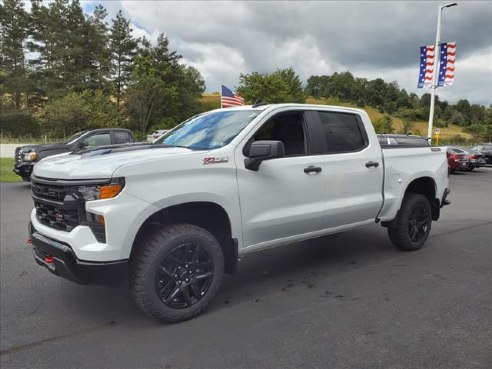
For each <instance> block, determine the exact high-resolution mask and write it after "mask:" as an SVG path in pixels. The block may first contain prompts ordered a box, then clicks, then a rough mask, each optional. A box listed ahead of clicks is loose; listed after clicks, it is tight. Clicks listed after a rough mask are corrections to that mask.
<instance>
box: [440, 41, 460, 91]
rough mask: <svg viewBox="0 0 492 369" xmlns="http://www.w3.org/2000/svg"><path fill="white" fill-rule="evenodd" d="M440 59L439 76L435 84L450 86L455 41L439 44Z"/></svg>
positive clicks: (451, 82) (452, 78)
mask: <svg viewBox="0 0 492 369" xmlns="http://www.w3.org/2000/svg"><path fill="white" fill-rule="evenodd" d="M440 59H441V61H440V63H439V78H438V80H437V85H438V86H440V87H442V86H451V85H452V84H453V80H454V62H455V59H456V42H445V43H442V44H441V58H440Z"/></svg>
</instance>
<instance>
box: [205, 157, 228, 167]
mask: <svg viewBox="0 0 492 369" xmlns="http://www.w3.org/2000/svg"><path fill="white" fill-rule="evenodd" d="M228 162H229V157H228V156H220V157H218V158H216V157H211V158H204V159H203V165H206V164H220V163H228Z"/></svg>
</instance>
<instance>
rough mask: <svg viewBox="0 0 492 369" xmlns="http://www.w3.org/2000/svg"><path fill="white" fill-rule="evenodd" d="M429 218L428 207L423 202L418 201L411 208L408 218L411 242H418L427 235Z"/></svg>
mask: <svg viewBox="0 0 492 369" xmlns="http://www.w3.org/2000/svg"><path fill="white" fill-rule="evenodd" d="M430 219H431V217H430V214H429V209H428V207H426V206H425V204H423V203H419V204H418V205H417V206H416V207H415V208H414V209H413V211H412V213H411V214H410V218H409V220H408V235H409V237H410V240H411V241H412V242H415V243H420V242H421V241H422V240H423V239H424V238H426V237H427V234H428V232H429V228H430Z"/></svg>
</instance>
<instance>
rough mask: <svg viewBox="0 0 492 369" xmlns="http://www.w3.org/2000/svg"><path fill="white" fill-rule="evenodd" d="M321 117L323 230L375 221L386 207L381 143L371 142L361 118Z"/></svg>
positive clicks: (328, 113)
mask: <svg viewBox="0 0 492 369" xmlns="http://www.w3.org/2000/svg"><path fill="white" fill-rule="evenodd" d="M317 113H318V114H317V118H318V119H317V124H318V125H317V130H318V134H317V135H316V137H318V138H319V142H318V144H319V155H320V161H321V162H322V163H323V164H322V166H323V173H324V174H325V176H324V181H325V193H326V195H325V199H326V213H325V216H324V221H323V228H325V229H329V228H335V227H340V226H345V225H349V224H353V223H359V222H366V221H369V220H374V219H375V218H376V216H377V214H378V212H379V210H380V209H381V206H382V203H383V195H382V189H383V173H384V165H383V161H382V153H381V147H380V146H379V144H378V142H377V141H376V142H369V138H368V135H367V132H366V130H365V127H364V124H363V122H362V118H361V117H360V115H358V114H356V113H350V112H336V111H323V110H319V111H318V112H317ZM373 136H374V138H376V135H373Z"/></svg>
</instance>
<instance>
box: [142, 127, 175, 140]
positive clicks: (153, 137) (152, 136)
mask: <svg viewBox="0 0 492 369" xmlns="http://www.w3.org/2000/svg"><path fill="white" fill-rule="evenodd" d="M169 131H170V130H169V129H158V130H155V131H152V133H151V134H150V135H147V142H154V141H155V140H157V139H158V138H159V137H161V136H162V135H164V134H166V133H167V132H169Z"/></svg>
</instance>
